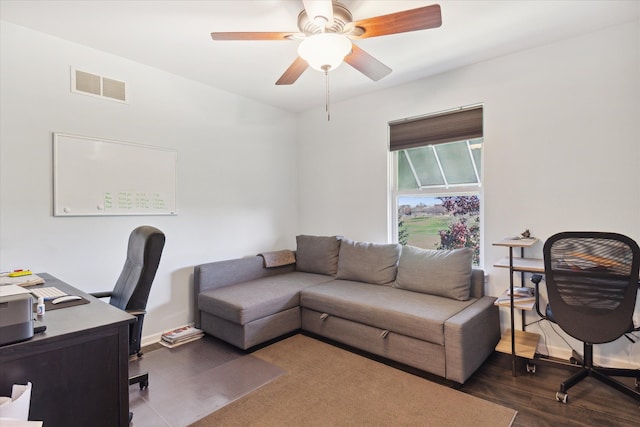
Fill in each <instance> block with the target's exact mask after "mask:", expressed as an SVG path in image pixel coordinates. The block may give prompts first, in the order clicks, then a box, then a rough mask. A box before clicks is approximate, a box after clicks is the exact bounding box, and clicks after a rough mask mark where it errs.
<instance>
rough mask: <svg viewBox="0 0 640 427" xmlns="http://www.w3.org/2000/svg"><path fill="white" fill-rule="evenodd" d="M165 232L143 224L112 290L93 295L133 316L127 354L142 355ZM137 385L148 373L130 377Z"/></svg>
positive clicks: (145, 384)
mask: <svg viewBox="0 0 640 427" xmlns="http://www.w3.org/2000/svg"><path fill="white" fill-rule="evenodd" d="M164 242H165V236H164V233H163V232H162V231H160V230H158V229H157V228H155V227H151V226H148V225H143V226H141V227H138V228H136V229H135V230H133V231H132V232H131V235H130V236H129V245H128V248H127V259H126V261H125V263H124V267H123V269H122V273H120V277H119V278H118V281H117V282H116V285H115V287H114V288H113V291H109V292H96V293H93V294H92V295H93V296H95V297H97V298H110V300H109V304H111V305H113V306H116V307H118V308H119V309H121V310H125V311H126V312H128V313H129V314H131V315H133V316H135V317H136V320H137V321H136V322H134V323H132V324H131V325H130V326H129V355H130V356H131V355H134V354H135V355H137V356H138V357H139V356H142V353H141V352H140V339H141V337H142V324H143V321H144V315H145V313H146V311H145V310H146V308H147V299H148V298H149V292H150V291H151V284H152V283H153V279H154V277H155V275H156V271H157V270H158V265H159V264H160V257H161V255H162V249H163V248H164ZM131 384H140V388H141V389H145V388H147V387H148V386H149V373H148V372H145V373H142V374H138V375H135V376H132V377H130V378H129V385H131Z"/></svg>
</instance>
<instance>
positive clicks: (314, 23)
mask: <svg viewBox="0 0 640 427" xmlns="http://www.w3.org/2000/svg"><path fill="white" fill-rule="evenodd" d="M316 18H324V19H325V22H324V25H318V20H317V19H316ZM326 19H327V18H326V17H324V16H320V17H314V18H310V17H309V15H308V14H307V10H306V9H303V10H302V12H300V14H299V15H298V29H299V30H300V32H302V33H305V34H307V35H310V34H318V33H324V32H328V33H339V34H340V33H343V32H345V31H347V32H348V31H349V24H351V22H353V16H352V15H351V12H349V10H348V9H347V8H346V7H344V6H343V5H342V4H340V3H333V22H328V21H326Z"/></svg>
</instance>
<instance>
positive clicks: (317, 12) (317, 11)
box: [302, 0, 333, 26]
mask: <svg viewBox="0 0 640 427" xmlns="http://www.w3.org/2000/svg"><path fill="white" fill-rule="evenodd" d="M302 4H304V10H305V11H306V12H307V17H308V18H309V20H310V21H311V22H314V21H315V18H316V17H318V16H321V17H323V18H325V19H326V20H327V21H326V22H325V25H326V24H329V26H331V25H333V4H332V1H331V0H302ZM316 24H318V23H317V22H316Z"/></svg>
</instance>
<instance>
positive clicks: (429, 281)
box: [394, 246, 473, 301]
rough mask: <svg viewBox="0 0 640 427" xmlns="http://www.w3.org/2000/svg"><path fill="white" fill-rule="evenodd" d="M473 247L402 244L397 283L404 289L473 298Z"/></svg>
mask: <svg viewBox="0 0 640 427" xmlns="http://www.w3.org/2000/svg"><path fill="white" fill-rule="evenodd" d="M472 257H473V251H472V250H471V249H469V248H462V249H453V250H434V249H421V248H417V247H415V246H405V247H403V248H402V254H401V255H400V261H399V263H398V275H397V277H396V283H395V284H394V286H395V287H396V288H400V289H407V290H410V291H415V292H421V293H425V294H431V295H438V296H442V297H447V298H453V299H457V300H460V301H466V300H468V299H469V293H470V286H471V263H472Z"/></svg>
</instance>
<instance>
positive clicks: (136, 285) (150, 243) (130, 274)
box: [109, 225, 165, 310]
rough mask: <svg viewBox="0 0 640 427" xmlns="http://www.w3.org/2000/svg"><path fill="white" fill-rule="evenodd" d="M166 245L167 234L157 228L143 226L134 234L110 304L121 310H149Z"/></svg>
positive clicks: (131, 236)
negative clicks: (148, 302)
mask: <svg viewBox="0 0 640 427" xmlns="http://www.w3.org/2000/svg"><path fill="white" fill-rule="evenodd" d="M164 242H165V236H164V233H162V231H160V230H158V229H157V228H155V227H151V226H148V225H143V226H141V227H138V228H136V229H135V230H133V231H132V232H131V235H130V236H129V245H128V248H127V259H126V261H125V263H124V267H123V268H122V272H121V273H120V277H119V278H118V281H117V282H116V285H115V287H114V289H113V293H112V295H111V299H110V300H109V303H110V304H111V305H114V306H116V307H118V308H120V309H122V310H144V309H145V308H146V307H147V299H148V298H149V292H150V291H151V284H152V283H153V279H154V277H155V275H156V271H157V270H158V265H159V264H160V256H161V255H162V249H163V248H164Z"/></svg>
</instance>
